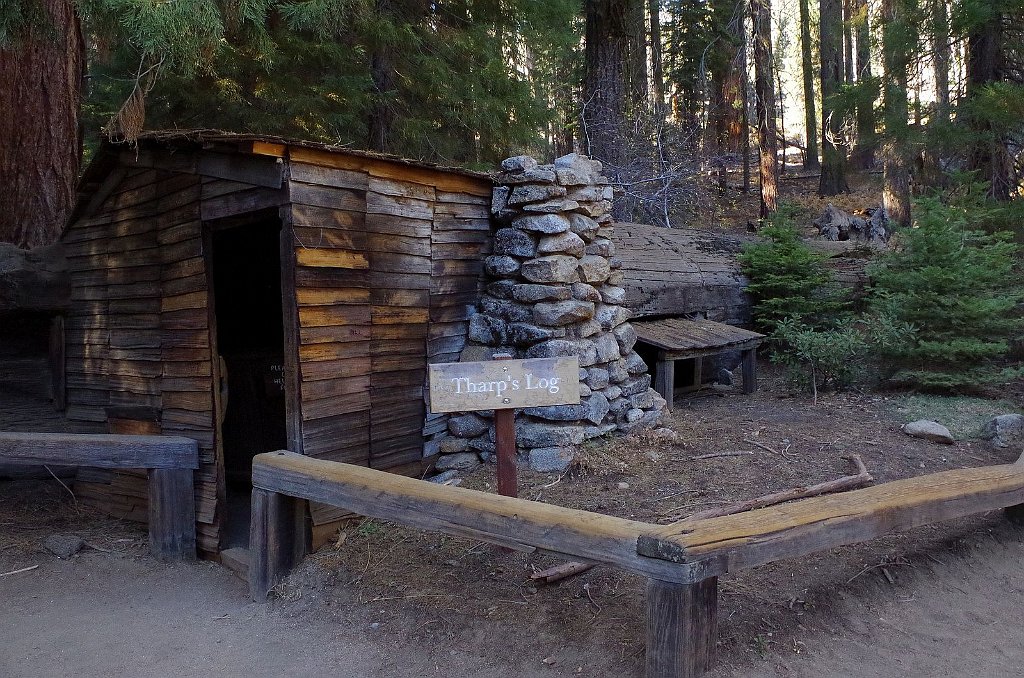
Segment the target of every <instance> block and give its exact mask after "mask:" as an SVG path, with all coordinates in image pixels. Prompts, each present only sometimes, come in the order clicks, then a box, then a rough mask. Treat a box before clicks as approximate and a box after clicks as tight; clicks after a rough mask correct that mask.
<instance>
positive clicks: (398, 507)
mask: <svg viewBox="0 0 1024 678" xmlns="http://www.w3.org/2000/svg"><path fill="white" fill-rule="evenodd" d="M252 480H253V486H254V487H257V488H261V489H264V490H268V491H271V492H278V493H281V494H286V495H288V496H292V497H301V498H304V499H310V500H312V501H317V502H321V503H323V504H330V505H332V506H337V507H340V508H344V509H348V510H351V511H354V512H356V513H358V514H360V515H365V516H370V517H374V518H381V519H384V520H394V521H395V522H398V523H401V524H404V525H409V526H412V527H418V528H421V529H426V530H436V531H438V532H445V533H448V534H454V535H457V536H462V537H468V538H471V539H480V540H483V541H487V542H491V543H495V544H499V545H502V546H508V547H510V548H517V549H520V550H531V549H532V548H534V547H536V548H538V549H541V550H544V551H549V552H551V553H557V554H562V555H566V556H571V557H573V558H576V559H583V560H589V561H594V562H599V563H608V564H610V565H614V566H616V567H620V568H623V569H626V570H630V571H633V572H638V573H640V574H645V575H647V576H651V577H654V578H657V579H660V580H662V581H670V582H671V581H680V580H682V581H686V579H687V577H688V572H687V570H688V568H686V567H680V566H679V565H675V564H672V563H668V562H665V561H662V560H658V559H653V558H646V557H643V556H639V555H637V551H636V544H637V538H638V536H640V535H645V534H652V533H653V532H654V531H656V530H657V529H658V526H656V525H649V524H647V523H641V522H637V521H634V520H625V519H623V518H616V517H613V516H605V515H601V514H599V513H590V512H587V511H578V510H575V509H568V508H563V507H561V506H554V505H551V504H544V503H540V502H533V501H527V500H524V499H513V498H511V497H502V496H499V495H495V494H489V493H485V492H478V491H476V490H468V489H464V488H461V487H447V486H440V485H436V484H434V483H429V482H426V481H422V480H415V479H413V478H405V477H403V476H398V475H394V474H391V473H385V472H382V471H375V470H372V469H368V468H364V467H360V466H353V465H350V464H342V463H338V462H331V461H324V460H320V459H313V458H310V457H305V456H302V455H298V454H292V453H289V452H283V451H282V452H270V453H265V454H260V455H257V456H256V457H255V458H254V459H253V471H252Z"/></svg>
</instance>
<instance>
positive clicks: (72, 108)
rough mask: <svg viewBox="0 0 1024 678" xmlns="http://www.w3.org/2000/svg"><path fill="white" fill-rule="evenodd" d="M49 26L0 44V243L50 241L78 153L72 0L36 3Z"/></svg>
mask: <svg viewBox="0 0 1024 678" xmlns="http://www.w3.org/2000/svg"><path fill="white" fill-rule="evenodd" d="M39 2H40V5H41V6H42V9H43V12H44V15H45V17H46V20H47V22H48V25H42V26H32V27H30V28H29V29H27V31H26V33H25V35H23V36H20V39H18V40H17V41H16V43H15V44H12V45H10V46H8V47H6V48H4V49H0V98H2V100H3V101H4V102H5V108H4V114H3V115H0V241H3V242H10V243H14V244H16V245H18V246H19V247H26V248H27V247H35V246H37V245H47V244H49V243H52V242H54V241H56V240H57V238H58V237H60V234H61V232H62V231H63V229H64V224H65V222H66V221H67V219H68V216H69V215H70V213H71V209H72V207H73V205H74V200H75V183H76V182H77V180H78V168H79V163H80V162H81V155H82V138H81V132H80V128H79V123H78V117H79V108H80V105H81V90H82V75H83V69H84V65H85V47H84V44H85V43H84V42H83V40H82V31H81V27H80V26H79V22H78V16H77V15H76V14H75V8H74V3H73V2H71V0H39Z"/></svg>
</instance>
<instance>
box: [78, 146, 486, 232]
mask: <svg viewBox="0 0 1024 678" xmlns="http://www.w3.org/2000/svg"><path fill="white" fill-rule="evenodd" d="M130 149H135V150H138V149H146V150H149V149H167V150H181V151H185V150H189V151H200V152H202V151H209V152H218V153H234V154H241V155H251V156H254V157H257V156H260V157H264V158H266V157H268V156H269V157H277V158H285V157H289V156H290V155H291V153H290V149H308V150H311V151H314V152H318V153H323V154H327V155H326V156H321V157H325V158H326V157H329V156H331V155H336V156H347V157H350V158H362V159H366V160H368V161H376V162H385V163H389V164H392V165H404V166H406V167H409V168H415V169H417V170H427V171H430V172H437V173H439V174H449V175H451V174H454V175H459V176H464V177H469V178H472V179H478V180H480V181H486V182H490V181H491V175H490V174H488V173H485V172H476V171H473V170H469V169H466V168H463V167H452V166H447V165H441V164H438V163H433V162H428V161H425V160H415V159H411V158H402V157H399V156H395V155H389V154H387V153H376V152H373V151H364V150H359V149H354V148H348V147H345V146H337V145H332V144H325V143H320V142H315V141H305V140H301V139H288V138H285V137H279V136H274V135H268V134H246V133H235V132H226V131H223V130H208V129H194V130H154V131H149V132H143V133H142V134H140V135H139V138H138V140H137V142H136V143H134V144H129V143H128V142H125V141H121V140H114V141H110V140H105V141H104V142H103V143H102V145H101V146H100V148H99V150H98V151H97V152H96V154H95V156H94V157H93V159H92V161H91V162H90V163H89V165H88V167H86V169H85V170H84V171H83V172H82V177H81V179H80V180H79V184H78V191H77V194H78V195H77V203H76V206H75V210H74V212H73V213H72V215H71V218H70V220H69V224H71V223H74V222H75V220H77V219H78V218H79V217H80V216H81V215H82V214H83V212H85V210H86V208H87V206H88V205H89V203H90V201H91V200H92V197H93V196H94V194H95V192H96V191H97V190H98V189H99V188H100V187H101V186H102V185H103V183H104V182H105V181H106V180H107V178H108V177H109V176H110V174H111V172H113V170H114V168H115V167H116V166H117V165H118V162H119V155H120V153H121V152H122V151H125V150H130ZM304 162H312V163H313V164H317V162H316V160H315V159H314V160H310V159H308V154H307V157H306V158H305V159H304Z"/></svg>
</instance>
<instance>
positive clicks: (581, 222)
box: [568, 212, 601, 241]
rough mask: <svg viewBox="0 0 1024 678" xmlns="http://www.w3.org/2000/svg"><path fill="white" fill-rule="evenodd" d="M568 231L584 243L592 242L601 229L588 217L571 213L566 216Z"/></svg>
mask: <svg viewBox="0 0 1024 678" xmlns="http://www.w3.org/2000/svg"><path fill="white" fill-rule="evenodd" d="M568 222H569V230H571V231H572V232H573V233H575V234H576V235H578V236H580V237H581V238H583V239H584V240H586V241H590V240H593V239H594V238H595V237H596V236H597V231H598V229H600V228H601V227H600V226H599V225H598V223H597V222H596V221H594V220H593V219H591V218H590V217H588V216H585V215H582V214H579V213H578V212H573V213H572V214H569V215H568Z"/></svg>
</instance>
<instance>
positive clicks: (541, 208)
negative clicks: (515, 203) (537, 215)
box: [523, 198, 580, 214]
mask: <svg viewBox="0 0 1024 678" xmlns="http://www.w3.org/2000/svg"><path fill="white" fill-rule="evenodd" d="M579 206H580V204H579V203H578V202H576V201H575V200H569V199H568V198H562V199H560V200H548V201H546V202H535V203H531V204H529V205H523V211H524V212H547V213H551V214H555V213H558V212H569V211H570V210H575V209H579Z"/></svg>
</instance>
